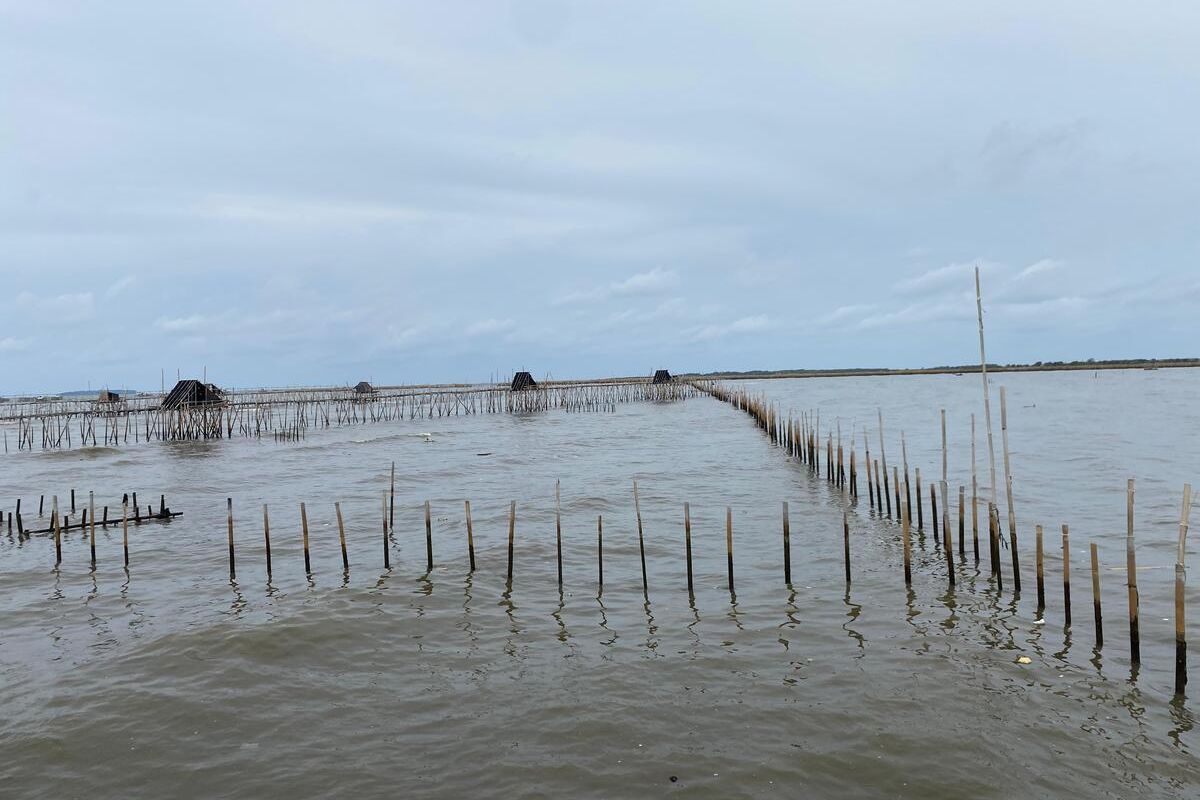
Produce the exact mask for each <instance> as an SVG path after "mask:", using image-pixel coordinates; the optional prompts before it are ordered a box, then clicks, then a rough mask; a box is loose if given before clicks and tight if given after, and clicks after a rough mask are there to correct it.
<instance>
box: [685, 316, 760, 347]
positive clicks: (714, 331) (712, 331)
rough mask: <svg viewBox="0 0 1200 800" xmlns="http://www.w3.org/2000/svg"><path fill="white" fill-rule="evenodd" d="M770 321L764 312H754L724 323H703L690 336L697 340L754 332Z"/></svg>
mask: <svg viewBox="0 0 1200 800" xmlns="http://www.w3.org/2000/svg"><path fill="white" fill-rule="evenodd" d="M770 325H771V321H770V319H769V318H768V317H767V315H766V314H755V315H754V316H751V317H741V318H740V319H736V320H734V321H733V322H730V323H728V324H726V325H705V326H704V327H702V328H700V329H698V330H696V331H695V332H694V333H693V335H692V338H693V339H696V340H698V341H710V340H713V339H724V338H726V337H728V336H735V335H740V334H745V333H756V332H758V331H763V330H766V329H767V328H768V327H770Z"/></svg>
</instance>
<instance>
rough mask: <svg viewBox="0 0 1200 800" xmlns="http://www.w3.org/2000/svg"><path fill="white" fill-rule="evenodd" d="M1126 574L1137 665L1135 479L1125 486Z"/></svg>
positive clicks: (1139, 654) (1139, 651) (1131, 651)
mask: <svg viewBox="0 0 1200 800" xmlns="http://www.w3.org/2000/svg"><path fill="white" fill-rule="evenodd" d="M1125 519H1126V521H1125V525H1126V528H1125V531H1126V532H1125V574H1126V584H1127V585H1128V588H1129V657H1130V658H1131V659H1132V660H1133V663H1135V664H1137V663H1139V662H1140V661H1141V660H1142V644H1141V636H1140V635H1139V633H1138V588H1137V557H1136V555H1135V554H1134V549H1133V478H1130V479H1129V482H1128V483H1126V484H1125Z"/></svg>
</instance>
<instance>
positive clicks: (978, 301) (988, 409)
mask: <svg viewBox="0 0 1200 800" xmlns="http://www.w3.org/2000/svg"><path fill="white" fill-rule="evenodd" d="M975 308H976V311H977V312H978V315H979V371H980V375H981V376H982V378H983V416H984V419H985V421H986V422H987V443H988V462H989V464H990V466H991V474H992V502H993V503H996V502H998V499H997V495H996V448H995V445H993V443H992V399H991V391H990V390H989V388H988V379H987V353H986V352H985V351H984V346H983V291H982V290H981V289H980V286H979V267H975Z"/></svg>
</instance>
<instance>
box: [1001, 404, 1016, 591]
mask: <svg viewBox="0 0 1200 800" xmlns="http://www.w3.org/2000/svg"><path fill="white" fill-rule="evenodd" d="M1000 434H1001V436H1002V438H1003V440H1004V491H1005V495H1006V499H1007V504H1008V544H1009V549H1011V550H1012V567H1013V591H1014V592H1020V591H1021V564H1020V559H1019V557H1018V552H1017V515H1016V512H1015V511H1014V510H1013V492H1012V467H1011V466H1010V464H1009V460H1008V404H1007V402H1006V401H1005V396H1004V387H1003V386H1001V387H1000Z"/></svg>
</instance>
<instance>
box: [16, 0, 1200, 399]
mask: <svg viewBox="0 0 1200 800" xmlns="http://www.w3.org/2000/svg"><path fill="white" fill-rule="evenodd" d="M1198 40H1200V4H1196V3H1194V2H1161V3H1154V4H1149V5H1148V4H1144V3H1116V2H1114V3H1095V2H1056V3H1053V4H1050V5H1047V4H1045V3H1025V2H1013V3H1003V4H1000V3H964V2H962V1H961V0H954V1H953V2H922V3H917V4H912V3H895V2H854V3H845V2H838V3H834V2H826V3H811V2H796V1H794V0H793V1H791V2H778V3H776V2H741V3H730V2H706V1H705V0H687V2H654V3H645V2H624V1H623V0H606V2H574V1H572V0H511V2H505V1H504V0H489V1H488V2H438V3H428V2H419V3H418V2H412V3H404V2H378V3H375V2H354V1H353V0H346V1H344V2H339V3H315V2H314V3H307V2H295V1H294V0H289V1H288V2H278V3H270V2H239V3H232V2H230V3H226V2H219V1H216V0H206V2H170V3H163V2H159V0H153V1H152V2H136V1H135V0H128V1H125V2H112V3H94V2H80V3H73V2H67V1H66V0H62V1H61V2H58V1H56V2H53V3H30V2H27V1H26V0H15V2H14V1H10V0H0V394H11V393H17V392H29V391H62V390H70V389H81V388H85V387H86V386H88V385H90V386H91V387H93V388H96V387H99V386H103V385H108V386H113V387H117V386H133V387H135V388H142V389H157V388H158V385H159V381H160V379H162V376H163V375H166V376H167V378H166V379H167V381H168V384H169V383H170V382H171V381H172V380H173V379H174V377H175V375H176V373H177V372H178V374H180V375H183V376H184V377H187V376H189V375H195V376H199V375H201V374H207V377H208V379H209V380H210V381H214V382H216V383H219V384H222V385H224V386H232V387H250V386H294V385H331V384H332V385H337V384H343V383H351V384H352V383H355V382H357V381H359V380H362V379H369V380H373V381H374V382H376V383H380V384H395V383H421V382H434V381H476V380H487V379H489V378H490V377H491V376H493V375H496V374H499V375H501V376H506V375H510V374H511V372H512V371H513V370H516V369H528V370H530V371H531V372H533V373H534V375H535V376H537V377H543V376H552V377H556V378H580V377H591V376H603V375H630V374H642V373H645V374H649V373H651V372H652V371H653V370H655V369H657V368H667V369H670V370H672V371H674V372H684V371H710V370H723V369H744V370H749V369H788V368H832V367H913V366H926V365H939V364H957V363H969V362H972V361H977V360H978V355H979V354H978V338H977V330H976V322H975V307H974V284H973V278H972V270H973V268H974V266H976V265H978V266H980V267H981V271H982V276H983V277H982V280H983V291H984V301H985V307H986V324H987V335H988V356H989V360H991V361H998V362H1003V363H1013V362H1031V361H1039V360H1041V361H1046V360H1067V359H1086V358H1097V359H1099V358H1130V357H1160V358H1161V357H1178V356H1196V355H1200V347H1198V346H1197V343H1196V334H1197V333H1198V332H1200V269H1198V268H1197V257H1198V256H1200V244H1198V243H1200V238H1198V236H1197V228H1196V219H1197V209H1198V207H1200V202H1198V201H1200V147H1198V145H1197V133H1196V131H1197V127H1198V123H1200V47H1196V42H1197V41H1198Z"/></svg>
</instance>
